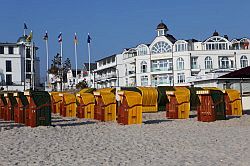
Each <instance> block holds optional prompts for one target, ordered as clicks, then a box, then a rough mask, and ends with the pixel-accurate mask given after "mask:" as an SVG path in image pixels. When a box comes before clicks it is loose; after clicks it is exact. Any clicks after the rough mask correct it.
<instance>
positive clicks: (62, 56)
mask: <svg viewBox="0 0 250 166" xmlns="http://www.w3.org/2000/svg"><path fill="white" fill-rule="evenodd" d="M61 70H62V82H61V91H63V89H64V87H63V41H61Z"/></svg>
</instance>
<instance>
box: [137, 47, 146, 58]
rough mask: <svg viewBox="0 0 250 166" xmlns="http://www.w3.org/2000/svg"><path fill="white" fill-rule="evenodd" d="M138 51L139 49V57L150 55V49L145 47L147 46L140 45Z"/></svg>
mask: <svg viewBox="0 0 250 166" xmlns="http://www.w3.org/2000/svg"><path fill="white" fill-rule="evenodd" d="M137 49H138V55H139V56H141V55H147V54H148V47H147V46H145V45H140V46H138V48H137Z"/></svg>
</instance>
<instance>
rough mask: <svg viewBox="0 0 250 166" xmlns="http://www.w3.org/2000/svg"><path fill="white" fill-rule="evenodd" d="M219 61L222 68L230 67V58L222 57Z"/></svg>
mask: <svg viewBox="0 0 250 166" xmlns="http://www.w3.org/2000/svg"><path fill="white" fill-rule="evenodd" d="M219 63H220V68H221V69H228V68H229V59H228V57H221V58H220V62H219Z"/></svg>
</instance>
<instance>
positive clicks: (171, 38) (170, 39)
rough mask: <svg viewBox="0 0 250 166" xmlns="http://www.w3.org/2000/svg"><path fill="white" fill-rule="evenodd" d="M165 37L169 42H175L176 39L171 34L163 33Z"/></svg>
mask: <svg viewBox="0 0 250 166" xmlns="http://www.w3.org/2000/svg"><path fill="white" fill-rule="evenodd" d="M165 37H166V38H167V39H168V40H169V41H170V42H171V43H175V42H176V41H177V40H176V39H175V37H174V36H173V35H170V34H167V35H165Z"/></svg>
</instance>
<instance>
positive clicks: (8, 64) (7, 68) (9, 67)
mask: <svg viewBox="0 0 250 166" xmlns="http://www.w3.org/2000/svg"><path fill="white" fill-rule="evenodd" d="M6 72H12V67H11V61H6Z"/></svg>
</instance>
